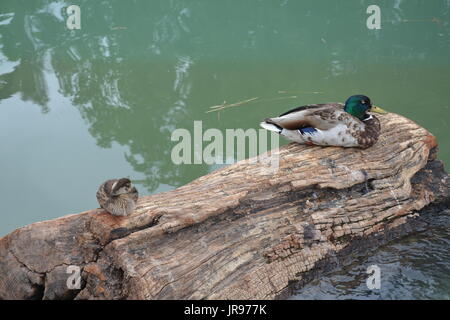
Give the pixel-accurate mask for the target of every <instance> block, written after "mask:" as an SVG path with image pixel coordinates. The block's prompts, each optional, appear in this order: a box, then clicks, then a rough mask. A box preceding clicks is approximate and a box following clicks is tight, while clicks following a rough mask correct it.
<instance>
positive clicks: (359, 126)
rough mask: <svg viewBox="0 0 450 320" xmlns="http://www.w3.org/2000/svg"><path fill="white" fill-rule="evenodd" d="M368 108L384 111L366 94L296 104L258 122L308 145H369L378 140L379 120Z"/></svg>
mask: <svg viewBox="0 0 450 320" xmlns="http://www.w3.org/2000/svg"><path fill="white" fill-rule="evenodd" d="M368 112H376V113H386V111H384V110H383V109H381V108H380V107H376V106H373V105H372V103H371V101H370V99H369V98H368V97H367V96H365V95H354V96H351V97H350V98H348V99H347V101H346V102H345V104H342V103H323V104H311V105H306V106H301V107H297V108H295V109H292V110H290V111H288V112H285V113H283V114H282V115H280V116H279V117H277V118H267V119H265V120H264V121H263V122H261V127H263V128H264V129H267V130H270V131H275V132H277V133H279V134H281V135H282V136H284V137H285V138H287V139H289V140H292V141H295V142H298V143H302V144H308V145H319V146H341V147H359V148H368V147H370V146H372V145H373V144H374V143H375V142H377V140H378V136H379V134H380V121H379V120H378V119H377V118H376V117H375V116H374V115H372V114H370V113H368Z"/></svg>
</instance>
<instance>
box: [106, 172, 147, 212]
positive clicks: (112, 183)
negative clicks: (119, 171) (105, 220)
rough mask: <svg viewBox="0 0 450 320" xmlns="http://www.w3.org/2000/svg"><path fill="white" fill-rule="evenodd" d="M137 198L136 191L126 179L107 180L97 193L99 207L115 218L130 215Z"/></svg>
mask: <svg viewBox="0 0 450 320" xmlns="http://www.w3.org/2000/svg"><path fill="white" fill-rule="evenodd" d="M138 197H139V195H138V191H137V190H136V188H135V187H133V186H132V185H131V181H130V179H128V178H122V179H111V180H108V181H106V182H104V183H103V184H102V185H101V186H100V187H99V188H98V191H97V201H98V203H99V204H100V207H102V208H103V209H105V210H106V211H108V212H109V213H111V214H112V215H115V216H127V215H130V214H131V213H132V212H133V211H134V208H135V206H136V201H137V199H138Z"/></svg>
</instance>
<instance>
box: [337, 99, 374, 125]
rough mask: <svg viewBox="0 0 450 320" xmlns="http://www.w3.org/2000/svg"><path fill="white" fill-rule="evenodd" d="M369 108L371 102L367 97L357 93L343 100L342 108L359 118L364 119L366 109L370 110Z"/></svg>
mask: <svg viewBox="0 0 450 320" xmlns="http://www.w3.org/2000/svg"><path fill="white" fill-rule="evenodd" d="M371 108H372V103H371V102H370V99H369V97H367V96H364V95H362V94H357V95H354V96H351V97H350V98H348V99H347V101H345V107H344V110H345V111H346V112H348V113H350V114H351V115H353V116H355V117H357V118H358V119H359V120H364V119H365V118H366V117H367V116H366V115H367V111H370V109H371Z"/></svg>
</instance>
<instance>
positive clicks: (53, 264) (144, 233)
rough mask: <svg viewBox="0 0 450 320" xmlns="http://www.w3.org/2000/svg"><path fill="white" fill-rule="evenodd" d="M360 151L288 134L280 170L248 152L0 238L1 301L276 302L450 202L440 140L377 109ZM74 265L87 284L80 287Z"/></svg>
mask: <svg viewBox="0 0 450 320" xmlns="http://www.w3.org/2000/svg"><path fill="white" fill-rule="evenodd" d="M379 118H380V120H381V125H382V133H381V136H380V140H379V141H378V142H377V143H376V144H375V145H374V146H373V147H371V148H369V149H365V150H361V149H354V148H340V147H326V148H322V147H310V146H302V145H298V144H294V143H292V144H289V145H287V146H284V147H282V148H280V149H279V150H276V151H274V153H273V154H272V156H275V155H276V154H277V152H278V155H279V159H280V162H279V170H278V171H276V172H273V171H272V170H270V168H269V165H268V164H263V163H261V162H256V163H255V162H254V161H248V160H247V161H241V162H239V163H236V164H234V165H230V166H227V167H225V168H222V169H220V170H217V171H215V172H212V173H210V174H208V175H206V176H203V177H200V178H199V179H197V180H195V181H193V182H191V183H189V184H187V185H185V186H183V187H180V188H178V189H176V190H173V191H169V192H164V193H160V194H154V195H151V196H146V197H142V198H140V199H139V201H138V206H137V209H136V212H135V213H133V214H132V215H131V216H129V217H114V216H111V215H109V214H108V213H106V212H104V211H103V210H101V209H95V210H91V211H87V212H83V213H80V214H74V215H69V216H64V217H62V218H58V219H55V220H50V221H44V222H39V223H34V224H32V225H29V226H26V227H23V228H20V229H17V230H15V231H14V232H12V233H11V234H9V235H7V236H5V237H3V238H1V239H0V298H3V299H42V298H43V299H73V298H76V299H273V298H280V297H284V296H285V294H286V293H287V292H288V291H287V289H288V288H290V287H292V286H293V285H297V286H298V285H301V284H303V283H305V282H306V281H308V280H309V279H312V278H313V277H315V276H320V274H322V273H323V272H324V271H327V270H330V269H332V268H335V267H337V266H339V265H340V264H342V263H345V262H346V261H348V260H349V259H351V254H352V253H354V252H355V251H358V252H365V251H366V250H368V249H369V248H373V247H377V246H379V245H380V244H383V243H385V242H386V241H389V240H390V239H393V238H398V237H400V236H402V235H404V234H407V233H410V232H414V231H416V230H417V229H418V228H421V227H423V226H424V225H425V224H426V219H429V218H432V216H433V215H435V214H438V213H439V212H440V210H443V208H448V207H449V199H450V179H449V176H448V175H447V174H446V173H445V171H444V168H443V166H442V163H441V162H440V161H439V160H436V149H437V148H436V147H437V144H436V140H435V138H434V137H433V136H432V135H431V134H430V133H429V132H428V131H426V130H425V129H423V128H421V127H420V126H418V125H417V124H415V123H414V122H412V121H410V120H408V119H405V118H403V117H401V116H399V115H396V114H393V113H390V114H387V115H382V116H379ZM68 266H79V267H80V270H81V279H82V281H81V288H80V289H78V290H77V289H69V288H68V287H67V279H68V277H69V276H70V274H68V273H67V268H68Z"/></svg>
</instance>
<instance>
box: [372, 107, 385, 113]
mask: <svg viewBox="0 0 450 320" xmlns="http://www.w3.org/2000/svg"><path fill="white" fill-rule="evenodd" d="M370 111H372V112H376V113H388V112H387V111H386V110H383V109H381V108H380V107H377V106H372V108H371V109H370Z"/></svg>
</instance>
